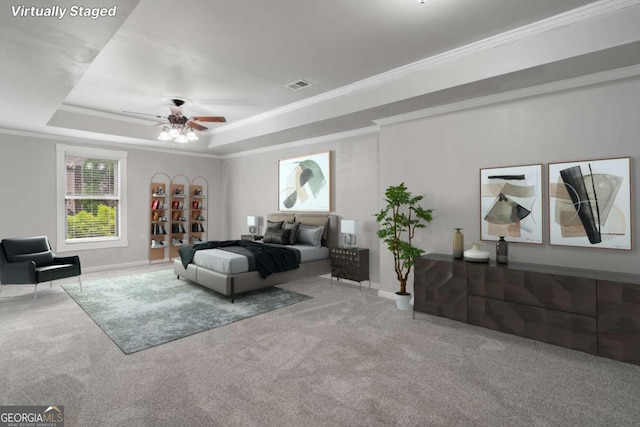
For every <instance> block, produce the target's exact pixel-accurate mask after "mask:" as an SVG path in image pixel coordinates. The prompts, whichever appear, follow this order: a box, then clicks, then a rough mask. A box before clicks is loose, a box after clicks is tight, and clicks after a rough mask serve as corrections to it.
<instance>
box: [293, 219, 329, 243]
mask: <svg viewBox="0 0 640 427" xmlns="http://www.w3.org/2000/svg"><path fill="white" fill-rule="evenodd" d="M323 231H324V227H323V226H319V227H312V226H310V225H304V224H301V225H300V228H299V229H298V240H297V241H296V243H298V244H299V245H311V246H322V232H323Z"/></svg>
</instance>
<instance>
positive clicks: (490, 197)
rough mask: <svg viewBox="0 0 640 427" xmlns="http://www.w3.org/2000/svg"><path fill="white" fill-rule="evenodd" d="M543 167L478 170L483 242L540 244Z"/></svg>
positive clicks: (529, 166)
mask: <svg viewBox="0 0 640 427" xmlns="http://www.w3.org/2000/svg"><path fill="white" fill-rule="evenodd" d="M542 200H543V199H542V165H541V164H537V165H524V166H508V167H500V168H487V169H480V215H481V217H480V229H481V235H480V238H481V239H482V240H495V241H497V240H498V239H499V238H500V237H501V236H502V237H504V238H505V239H506V240H507V241H509V242H520V243H536V244H542Z"/></svg>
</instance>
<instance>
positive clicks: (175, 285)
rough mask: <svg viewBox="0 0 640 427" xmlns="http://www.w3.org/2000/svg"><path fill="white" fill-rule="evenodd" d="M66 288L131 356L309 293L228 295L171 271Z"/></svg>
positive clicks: (295, 300)
mask: <svg viewBox="0 0 640 427" xmlns="http://www.w3.org/2000/svg"><path fill="white" fill-rule="evenodd" d="M63 288H64V290H65V291H66V292H67V293H68V294H69V295H70V296H71V297H72V298H73V299H74V300H75V301H76V302H77V303H78V305H79V306H80V307H82V309H83V310H84V311H85V312H86V313H87V314H88V315H89V316H90V317H91V318H92V319H93V320H94V321H95V322H96V323H97V324H98V326H99V327H100V328H101V329H102V330H103V331H104V332H105V333H106V334H107V335H108V336H109V337H110V338H111V339H112V340H113V342H114V343H115V344H116V345H117V346H118V347H120V349H121V350H122V352H123V353H125V354H131V353H135V352H137V351H140V350H144V349H147V348H150V347H154V346H156V345H160V344H165V343H167V342H170V341H173V340H176V339H180V338H184V337H187V336H189V335H193V334H197V333H198V332H202V331H206V330H209V329H212V328H217V327H220V326H224V325H228V324H229V323H233V322H236V321H238V320H242V319H246V318H248V317H252V316H256V315H258V314H262V313H266V312H267V311H271V310H276V309H278V308H282V307H286V306H288V305H291V304H295V303H298V302H301V301H304V300H307V299H309V298H311V297H309V296H306V295H302V294H299V293H296V292H291V291H287V290H284V289H280V288H278V287H272V288H266V289H260V290H257V291H254V292H248V293H245V294H243V295H240V296H238V297H237V298H236V301H235V303H233V304H232V303H231V299H230V298H229V297H225V296H224V295H221V294H219V293H217V292H214V291H212V290H210V289H207V288H205V287H203V286H199V285H197V284H195V283H192V282H190V281H189V280H186V279H178V278H177V277H176V275H175V274H174V273H173V270H161V271H152V272H145V273H139V274H133V275H129V276H122V277H109V278H103V279H97V280H93V281H90V282H85V283H84V286H83V289H82V290H80V286H79V285H78V283H70V284H66V285H64V286H63Z"/></svg>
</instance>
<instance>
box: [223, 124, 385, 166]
mask: <svg viewBox="0 0 640 427" xmlns="http://www.w3.org/2000/svg"><path fill="white" fill-rule="evenodd" d="M379 130H380V127H379V126H377V125H376V126H368V127H366V128H360V129H354V130H348V131H344V132H338V133H332V134H330V135H323V136H318V137H315V138H309V139H302V140H299V141H293V142H286V143H284V144H279V145H272V146H269V147H264V148H257V149H255V150H248V151H242V152H239V153H233V154H227V155H224V156H222V159H233V158H236V157H246V156H253V155H256V154H262V153H267V152H270V151H277V150H284V149H287V148H294V147H301V146H304V145H313V144H320V143H323V142H330V141H336V140H338V139H345V138H352V137H354V136H360V135H367V134H370V133H376V132H378V131H379Z"/></svg>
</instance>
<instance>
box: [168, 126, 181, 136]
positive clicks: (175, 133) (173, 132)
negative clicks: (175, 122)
mask: <svg viewBox="0 0 640 427" xmlns="http://www.w3.org/2000/svg"><path fill="white" fill-rule="evenodd" d="M178 135H180V131H179V130H178V129H176V128H171V129H170V130H169V136H170V137H171V138H177V137H178Z"/></svg>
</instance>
